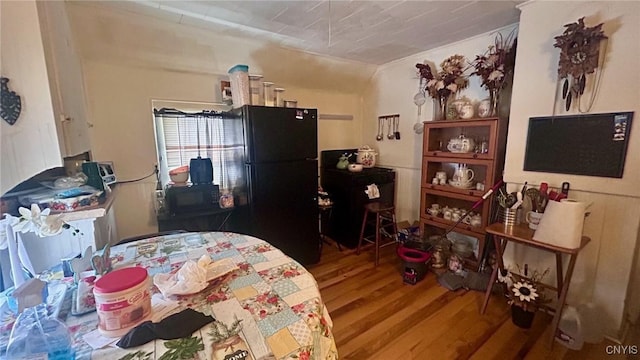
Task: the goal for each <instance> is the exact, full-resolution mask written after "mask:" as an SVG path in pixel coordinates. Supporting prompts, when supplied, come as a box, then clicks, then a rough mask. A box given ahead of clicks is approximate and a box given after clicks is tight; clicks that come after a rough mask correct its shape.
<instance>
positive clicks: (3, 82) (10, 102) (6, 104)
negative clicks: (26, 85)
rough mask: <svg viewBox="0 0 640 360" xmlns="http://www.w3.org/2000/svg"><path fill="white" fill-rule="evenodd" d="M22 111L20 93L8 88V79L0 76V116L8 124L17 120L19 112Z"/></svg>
mask: <svg viewBox="0 0 640 360" xmlns="http://www.w3.org/2000/svg"><path fill="white" fill-rule="evenodd" d="M21 111H22V102H21V101H20V95H18V94H16V92H15V91H11V90H9V79H8V78H6V77H1V78H0V117H2V118H3V119H4V121H6V122H7V123H9V125H13V124H15V123H16V121H18V117H19V116H20V112H21Z"/></svg>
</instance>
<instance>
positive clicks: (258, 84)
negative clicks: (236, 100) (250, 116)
mask: <svg viewBox="0 0 640 360" xmlns="http://www.w3.org/2000/svg"><path fill="white" fill-rule="evenodd" d="M249 86H250V88H249V93H250V94H251V105H264V94H263V93H262V92H263V89H262V75H249Z"/></svg>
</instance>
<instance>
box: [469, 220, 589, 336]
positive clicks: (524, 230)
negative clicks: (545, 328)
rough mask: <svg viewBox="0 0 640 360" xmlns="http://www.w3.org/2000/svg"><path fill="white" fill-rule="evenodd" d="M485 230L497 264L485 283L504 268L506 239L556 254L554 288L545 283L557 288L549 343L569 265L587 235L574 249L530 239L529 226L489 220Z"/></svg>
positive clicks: (570, 269)
mask: <svg viewBox="0 0 640 360" xmlns="http://www.w3.org/2000/svg"><path fill="white" fill-rule="evenodd" d="M486 231H487V233H488V234H491V237H492V238H493V244H494V246H495V248H496V261H497V266H496V267H494V268H493V271H492V272H491V279H490V280H489V284H490V285H491V284H494V283H495V281H496V278H497V276H498V270H501V269H504V263H503V261H502V255H503V254H504V249H505V248H506V247H507V243H508V242H509V241H513V242H516V243H518V244H522V245H526V246H532V247H535V248H538V249H542V250H546V251H549V252H552V253H554V254H555V255H556V273H557V280H556V281H557V288H553V287H551V286H549V288H552V289H555V290H556V291H557V292H558V302H557V306H556V311H555V313H554V315H553V321H551V345H553V341H554V338H555V337H556V333H557V331H558V324H559V323H560V316H561V315H562V309H563V308H564V304H565V301H566V299H567V292H568V291H569V284H570V283H571V276H572V275H573V269H574V267H575V265H576V260H577V258H578V253H579V252H580V250H582V249H583V248H584V247H585V246H586V245H587V244H588V243H589V242H590V241H591V239H590V238H589V237H587V236H583V237H582V242H581V243H580V247H578V248H577V249H566V248H561V247H558V246H554V245H550V244H545V243H542V242H539V241H535V240H533V233H534V231H533V230H531V229H529V227H528V226H527V225H526V224H525V225H522V224H521V225H516V226H505V225H504V224H501V223H496V224H491V225H489V226H488V227H487V228H486ZM563 254H567V255H569V265H568V267H567V273H566V274H565V276H564V277H563V276H562V272H563V266H562V255H563ZM491 289H492V286H488V287H487V291H486V292H485V295H484V302H483V304H482V309H481V310H480V313H481V314H484V312H485V310H486V309H487V305H488V304H489V298H490V297H491Z"/></svg>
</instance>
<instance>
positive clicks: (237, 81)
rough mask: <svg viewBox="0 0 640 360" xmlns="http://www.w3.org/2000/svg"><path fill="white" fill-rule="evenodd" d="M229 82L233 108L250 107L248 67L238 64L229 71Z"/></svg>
mask: <svg viewBox="0 0 640 360" xmlns="http://www.w3.org/2000/svg"><path fill="white" fill-rule="evenodd" d="M229 80H230V81H231V99H232V101H233V107H234V108H238V107H241V106H243V105H250V104H251V93H250V86H249V66H247V65H242V64H238V65H235V66H234V67H232V68H231V69H229Z"/></svg>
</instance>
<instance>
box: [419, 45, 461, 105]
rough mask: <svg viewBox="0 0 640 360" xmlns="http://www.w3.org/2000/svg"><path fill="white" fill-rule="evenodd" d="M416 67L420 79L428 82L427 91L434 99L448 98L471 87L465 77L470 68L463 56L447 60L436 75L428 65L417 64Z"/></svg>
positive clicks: (455, 56) (451, 57)
mask: <svg viewBox="0 0 640 360" xmlns="http://www.w3.org/2000/svg"><path fill="white" fill-rule="evenodd" d="M416 67H417V68H418V70H419V73H420V77H421V78H423V79H426V80H427V85H426V87H425V90H426V91H427V92H428V93H429V96H431V97H432V98H434V99H439V98H448V97H449V96H451V95H452V94H455V93H457V92H459V91H460V90H463V89H465V88H466V87H467V86H468V85H469V79H468V77H467V76H466V75H464V73H465V71H467V69H468V68H469V67H468V65H467V63H466V59H465V57H464V56H463V55H452V56H450V57H448V58H446V59H445V60H444V61H443V62H442V63H441V64H440V71H438V72H437V73H435V74H434V72H433V70H432V69H431V66H429V65H428V64H416Z"/></svg>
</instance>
